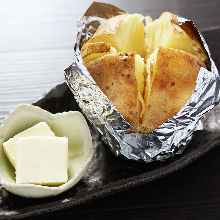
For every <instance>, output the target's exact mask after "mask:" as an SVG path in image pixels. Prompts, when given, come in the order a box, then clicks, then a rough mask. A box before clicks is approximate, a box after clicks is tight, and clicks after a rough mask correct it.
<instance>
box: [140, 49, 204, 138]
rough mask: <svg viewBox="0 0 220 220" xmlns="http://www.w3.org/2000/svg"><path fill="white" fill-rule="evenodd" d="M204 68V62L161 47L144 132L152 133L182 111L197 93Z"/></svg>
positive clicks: (145, 114)
mask: <svg viewBox="0 0 220 220" xmlns="http://www.w3.org/2000/svg"><path fill="white" fill-rule="evenodd" d="M201 67H204V68H205V66H204V64H203V62H202V61H201V60H200V59H199V58H197V57H196V56H194V55H192V54H190V53H187V52H184V51H180V50H176V49H172V48H163V47H160V48H159V50H158V53H157V59H156V63H155V67H154V76H153V82H152V87H151V91H150V96H149V101H148V103H147V105H146V112H145V113H144V116H143V118H142V126H141V127H142V128H141V132H143V133H147V134H149V133H151V132H152V131H153V130H155V128H157V127H158V126H160V125H161V124H163V123H164V122H166V121H167V120H168V119H169V118H170V117H172V116H173V115H175V114H177V113H178V112H179V111H180V110H181V109H182V108H183V106H184V105H185V103H186V102H187V100H188V99H189V98H190V96H191V95H192V93H193V92H194V90H195V86H196V79H197V76H198V72H199V70H200V68H201Z"/></svg>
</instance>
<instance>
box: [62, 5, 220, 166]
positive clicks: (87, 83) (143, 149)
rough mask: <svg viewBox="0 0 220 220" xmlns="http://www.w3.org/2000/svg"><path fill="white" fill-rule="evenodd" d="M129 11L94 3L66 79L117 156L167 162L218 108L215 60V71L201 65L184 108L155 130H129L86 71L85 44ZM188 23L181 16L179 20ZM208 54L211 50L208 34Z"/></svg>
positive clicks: (81, 24) (81, 25) (82, 26)
mask: <svg viewBox="0 0 220 220" xmlns="http://www.w3.org/2000/svg"><path fill="white" fill-rule="evenodd" d="M123 13H125V12H124V11H122V10H121V9H119V8H116V7H114V6H112V5H109V4H104V3H98V2H94V3H93V4H92V5H91V6H90V8H89V9H88V10H87V12H86V13H85V15H84V16H83V17H82V19H81V20H79V22H78V35H77V41H76V44H75V48H74V52H75V53H74V60H73V64H72V65H70V66H69V67H68V68H67V69H65V73H64V75H65V79H66V83H67V85H68V86H69V88H70V89H71V91H72V92H73V94H74V97H75V99H76V101H77V102H78V104H79V107H80V108H81V110H82V112H83V113H84V115H85V116H86V118H87V119H88V120H89V121H90V123H91V124H92V125H93V126H94V127H95V129H97V130H98V131H99V133H100V134H101V137H102V140H103V141H104V142H105V143H106V144H107V145H108V146H109V147H110V149H111V151H112V152H113V153H114V154H115V155H116V156H124V157H126V158H128V159H132V160H136V161H141V162H146V163H148V162H152V161H164V160H167V159H168V158H171V157H174V156H175V155H177V154H181V153H182V152H183V151H184V150H185V148H186V146H187V144H188V143H189V141H190V140H191V139H192V136H193V132H194V131H197V130H202V129H203V124H202V119H203V118H204V115H205V113H207V112H209V111H210V110H211V109H213V108H214V107H215V106H216V105H217V104H218V103H219V100H220V94H219V87H220V78H219V74H218V71H217V68H216V66H215V63H214V62H213V60H212V59H211V58H210V60H211V71H208V70H206V69H204V68H201V69H200V71H199V73H198V78H197V85H196V88H195V91H194V93H193V95H192V96H191V98H190V99H189V100H188V101H187V103H186V105H185V106H184V108H183V109H181V110H180V111H179V112H178V114H176V115H174V116H173V117H172V118H170V119H169V120H168V121H167V122H165V123H163V124H162V125H161V126H159V127H158V128H157V129H155V130H154V131H153V132H152V133H151V134H149V135H147V134H143V133H129V134H126V132H127V131H129V130H130V129H131V128H132V127H131V125H130V124H128V122H126V121H125V120H124V118H123V117H122V115H121V114H120V113H119V112H118V111H117V109H116V108H115V107H114V105H113V104H112V103H111V102H110V100H109V99H108V98H107V97H106V95H105V94H104V93H103V92H102V91H101V90H100V89H99V87H98V86H97V85H96V83H95V82H94V80H93V79H92V77H91V75H90V74H89V72H88V70H87V69H86V67H85V65H84V63H83V60H82V57H81V54H80V48H81V46H82V44H83V43H84V42H86V41H87V40H88V39H89V38H90V37H91V36H92V34H93V33H94V32H95V31H96V29H97V28H98V26H99V25H100V24H101V23H102V22H103V21H105V20H106V19H108V18H110V17H113V16H116V15H119V14H123ZM186 21H188V20H187V19H185V18H182V17H179V23H180V24H184V22H186ZM200 36H201V40H202V41H203V42H204V45H205V48H206V50H207V53H208V54H209V55H210V52H209V49H208V46H207V44H206V43H205V40H204V39H203V37H202V35H201V34H200Z"/></svg>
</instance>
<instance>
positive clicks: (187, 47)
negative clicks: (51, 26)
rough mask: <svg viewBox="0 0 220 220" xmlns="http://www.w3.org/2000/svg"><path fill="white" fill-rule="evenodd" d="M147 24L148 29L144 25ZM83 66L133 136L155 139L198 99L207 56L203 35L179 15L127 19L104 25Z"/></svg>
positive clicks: (84, 55) (85, 48)
mask: <svg viewBox="0 0 220 220" xmlns="http://www.w3.org/2000/svg"><path fill="white" fill-rule="evenodd" d="M144 22H145V24H146V25H144ZM81 55H82V58H83V61H84V63H85V65H86V67H87V69H88V71H89V73H90V74H91V76H92V77H93V79H94V80H95V82H96V83H97V85H98V86H99V87H100V89H101V90H102V91H103V92H104V93H105V94H106V96H107V97H108V98H109V100H110V101H111V102H112V103H113V105H114V106H115V107H116V109H117V110H118V111H119V112H120V113H121V114H122V116H123V117H124V118H125V120H126V121H127V122H128V123H129V124H130V125H131V126H132V127H133V129H132V130H131V131H130V132H142V133H146V134H150V133H151V132H152V131H154V130H155V129H156V128H157V127H158V126H160V125H161V124H163V123H164V122H166V121H167V120H168V119H169V118H170V117H172V116H173V115H175V114H177V113H178V112H179V111H180V110H181V109H182V108H183V106H184V105H185V104H186V102H187V100H188V99H189V98H190V96H191V95H192V94H193V92H194V90H195V86H196V79H197V75H198V73H199V70H200V68H201V67H203V68H206V69H208V70H209V68H210V67H209V65H207V63H208V62H209V57H208V54H207V52H206V50H205V48H204V45H203V43H202V41H201V39H200V37H199V34H198V31H197V30H196V29H195V28H192V27H190V26H187V25H180V24H179V22H178V18H177V16H176V15H174V14H172V13H169V12H164V13H163V14H162V15H161V16H160V17H159V18H158V19H156V20H154V21H152V19H151V17H149V16H147V17H144V16H142V15H140V14H123V15H118V16H116V17H113V18H110V19H108V20H106V21H105V22H104V23H102V24H101V25H100V26H99V28H98V29H97V31H96V32H95V33H94V35H93V36H92V37H91V38H90V39H89V40H88V41H87V42H86V43H84V45H83V46H82V48H81Z"/></svg>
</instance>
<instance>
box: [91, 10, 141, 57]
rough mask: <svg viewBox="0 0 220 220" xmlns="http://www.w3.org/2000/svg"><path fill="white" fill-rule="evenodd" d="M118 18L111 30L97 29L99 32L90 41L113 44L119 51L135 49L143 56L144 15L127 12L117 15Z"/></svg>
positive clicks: (134, 50)
mask: <svg viewBox="0 0 220 220" xmlns="http://www.w3.org/2000/svg"><path fill="white" fill-rule="evenodd" d="M116 19H117V21H118V22H116V21H115V22H114V25H111V27H110V30H108V31H107V30H106V31H105V30H103V31H102V32H99V31H97V34H95V35H94V36H93V37H92V38H90V40H89V41H88V42H105V43H108V44H111V45H112V47H114V48H115V49H116V50H117V51H118V52H130V51H133V52H136V53H137V54H139V55H140V56H142V57H143V56H144V54H145V49H144V44H145V35H144V24H143V20H144V17H143V16H142V15H140V14H132V15H127V14H126V15H119V16H116V17H115V20H116ZM108 22H109V20H107V21H106V23H107V24H106V25H108ZM104 25H105V24H104ZM112 26H114V27H112ZM104 28H105V27H103V29H104ZM111 28H112V29H111ZM134 39H135V40H134Z"/></svg>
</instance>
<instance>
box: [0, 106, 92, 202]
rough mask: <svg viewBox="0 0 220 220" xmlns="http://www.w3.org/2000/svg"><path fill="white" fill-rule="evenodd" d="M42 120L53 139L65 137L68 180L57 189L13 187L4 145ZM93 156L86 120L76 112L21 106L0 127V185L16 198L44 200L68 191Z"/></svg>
mask: <svg viewBox="0 0 220 220" xmlns="http://www.w3.org/2000/svg"><path fill="white" fill-rule="evenodd" d="M42 121H44V122H46V123H47V124H48V125H49V126H50V128H51V130H52V131H53V132H54V133H55V135H56V136H59V137H64V136H66V137H67V138H68V143H69V144H68V181H67V182H66V183H65V184H63V185H60V186H57V187H50V186H41V185H34V184H16V181H15V169H14V167H13V166H12V165H11V163H10V162H9V160H8V158H7V157H6V155H5V153H4V151H3V142H5V141H7V140H8V139H9V138H11V137H13V136H14V135H16V134H18V133H19V132H21V131H23V130H25V129H27V128H29V127H31V126H33V125H35V124H37V123H39V122H42ZM92 156H93V149H92V137H91V134H90V131H89V128H88V125H87V123H86V120H85V118H84V117H83V115H82V114H81V113H80V112H77V111H69V112H63V113H57V114H52V113H50V112H48V111H45V110H43V109H41V108H40V107H36V106H33V105H27V104H22V105H19V106H17V107H16V108H15V109H14V110H12V111H11V112H10V113H9V115H8V116H7V118H6V119H5V120H4V121H3V123H2V125H1V127H0V184H1V185H2V186H4V187H5V188H6V189H7V190H8V191H10V192H12V193H14V194H16V195H19V196H23V197H28V198H43V197H48V196H55V195H58V194H60V193H62V192H64V191H66V190H68V189H70V188H71V187H73V186H74V185H76V184H77V183H78V182H79V181H80V179H81V178H82V177H83V175H84V174H85V172H86V170H87V169H88V167H89V164H90V162H91V159H92Z"/></svg>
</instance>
